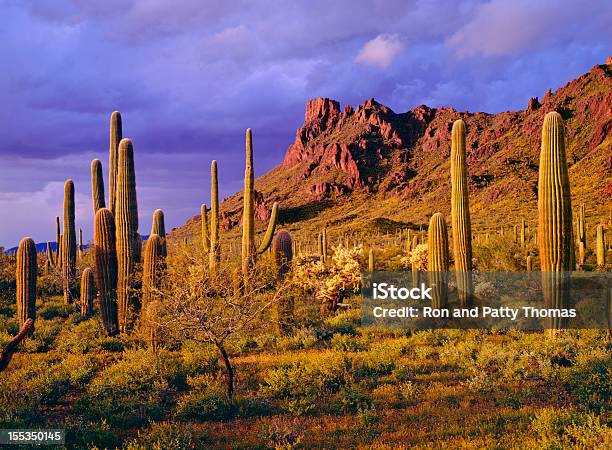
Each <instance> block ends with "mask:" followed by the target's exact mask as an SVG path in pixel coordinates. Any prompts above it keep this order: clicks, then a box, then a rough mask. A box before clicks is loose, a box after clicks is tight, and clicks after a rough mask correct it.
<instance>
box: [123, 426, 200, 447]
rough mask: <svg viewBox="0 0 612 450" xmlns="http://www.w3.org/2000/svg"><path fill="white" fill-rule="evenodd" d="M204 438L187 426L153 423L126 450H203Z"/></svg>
mask: <svg viewBox="0 0 612 450" xmlns="http://www.w3.org/2000/svg"><path fill="white" fill-rule="evenodd" d="M201 438H202V436H200V435H199V433H197V432H196V431H194V430H193V429H191V428H190V427H189V426H188V425H185V424H176V423H171V422H153V423H152V424H151V425H150V426H149V427H148V428H147V429H145V430H140V431H139V432H138V437H137V438H136V439H132V440H131V441H129V442H128V443H127V444H126V446H125V447H124V448H125V449H126V450H184V449H185V450H186V449H190V448H202V447H201V445H202V444H201V442H200V440H201Z"/></svg>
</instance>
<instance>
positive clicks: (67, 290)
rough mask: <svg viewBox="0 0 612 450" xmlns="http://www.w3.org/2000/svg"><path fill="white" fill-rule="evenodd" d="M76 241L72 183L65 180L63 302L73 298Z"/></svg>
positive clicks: (69, 301) (70, 300) (68, 301)
mask: <svg viewBox="0 0 612 450" xmlns="http://www.w3.org/2000/svg"><path fill="white" fill-rule="evenodd" d="M76 257H77V242H76V229H75V225H74V183H73V182H72V180H66V183H65V184H64V233H63V234H62V275H63V282H64V302H65V303H71V302H72V299H73V292H72V289H73V284H74V277H75V275H76Z"/></svg>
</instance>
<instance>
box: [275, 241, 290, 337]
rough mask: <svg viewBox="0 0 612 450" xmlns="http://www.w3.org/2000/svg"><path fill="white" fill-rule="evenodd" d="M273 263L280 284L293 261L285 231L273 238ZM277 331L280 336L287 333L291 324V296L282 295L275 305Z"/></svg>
mask: <svg viewBox="0 0 612 450" xmlns="http://www.w3.org/2000/svg"><path fill="white" fill-rule="evenodd" d="M273 250H274V262H275V265H276V279H277V280H278V282H279V283H280V282H282V281H283V280H284V279H285V277H286V275H287V273H288V272H289V270H291V261H292V260H293V241H292V239H291V234H289V232H288V231H286V230H281V231H279V232H278V234H277V235H276V237H275V238H274V245H273ZM277 316H278V329H279V332H280V333H281V334H286V333H288V332H289V330H290V328H291V325H292V323H293V297H292V296H291V294H287V295H284V296H283V297H282V298H281V300H280V301H279V302H278V304H277Z"/></svg>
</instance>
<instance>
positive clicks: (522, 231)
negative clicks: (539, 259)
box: [521, 218, 527, 247]
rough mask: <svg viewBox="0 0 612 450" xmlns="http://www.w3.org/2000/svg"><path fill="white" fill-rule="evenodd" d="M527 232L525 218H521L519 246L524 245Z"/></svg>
mask: <svg viewBox="0 0 612 450" xmlns="http://www.w3.org/2000/svg"><path fill="white" fill-rule="evenodd" d="M526 234H527V226H526V225H525V219H524V218H521V247H525V242H526Z"/></svg>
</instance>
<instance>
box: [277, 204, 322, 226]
mask: <svg viewBox="0 0 612 450" xmlns="http://www.w3.org/2000/svg"><path fill="white" fill-rule="evenodd" d="M333 204H334V202H332V201H331V200H321V201H313V202H310V203H306V204H305V205H302V206H296V207H293V208H287V209H281V210H280V211H279V214H278V219H279V222H280V223H284V224H287V223H294V222H300V221H302V220H308V219H313V218H315V217H317V216H318V215H319V213H321V212H322V211H324V210H325V209H327V208H330V207H332V206H333Z"/></svg>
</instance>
